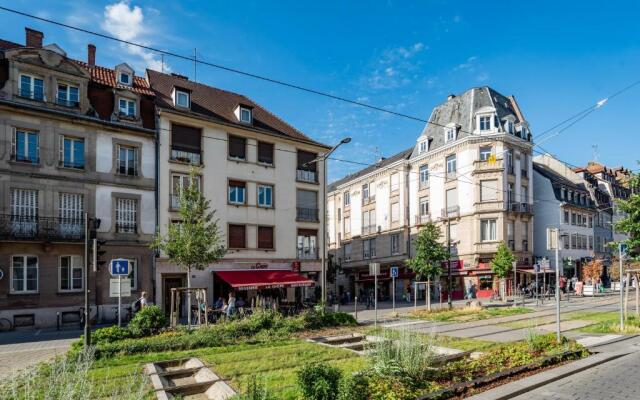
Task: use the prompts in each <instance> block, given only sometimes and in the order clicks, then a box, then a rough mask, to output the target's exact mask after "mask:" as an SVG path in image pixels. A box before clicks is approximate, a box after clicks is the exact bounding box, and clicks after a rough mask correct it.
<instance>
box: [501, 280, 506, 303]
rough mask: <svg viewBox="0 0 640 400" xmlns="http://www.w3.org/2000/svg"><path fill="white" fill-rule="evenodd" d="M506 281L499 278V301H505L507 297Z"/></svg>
mask: <svg viewBox="0 0 640 400" xmlns="http://www.w3.org/2000/svg"><path fill="white" fill-rule="evenodd" d="M506 292H507V280H506V279H505V278H500V300H502V301H505V299H506V296H507V293H506Z"/></svg>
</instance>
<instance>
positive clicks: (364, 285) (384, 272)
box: [352, 263, 415, 303]
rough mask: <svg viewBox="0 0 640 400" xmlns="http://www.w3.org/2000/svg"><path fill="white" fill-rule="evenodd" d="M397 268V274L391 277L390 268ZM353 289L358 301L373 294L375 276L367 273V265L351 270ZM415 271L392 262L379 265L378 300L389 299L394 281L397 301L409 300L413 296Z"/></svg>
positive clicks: (365, 299) (392, 292)
mask: <svg viewBox="0 0 640 400" xmlns="http://www.w3.org/2000/svg"><path fill="white" fill-rule="evenodd" d="M393 267H397V268H398V276H397V277H396V278H395V280H394V279H392V278H391V268H393ZM352 276H353V282H354V290H355V293H356V295H357V296H358V301H362V302H365V303H366V301H367V300H368V299H369V298H370V297H373V295H374V287H375V277H374V276H372V275H369V270H368V267H367V268H366V269H365V268H360V269H359V270H357V271H353V272H352ZM414 279H415V273H413V272H412V271H411V270H409V269H408V268H407V267H406V266H402V265H399V264H397V263H394V264H386V265H381V266H380V275H378V301H391V299H392V296H393V294H394V290H393V285H394V281H395V299H396V302H399V301H403V300H404V301H409V300H411V298H412V296H413V286H412V285H413V280H414Z"/></svg>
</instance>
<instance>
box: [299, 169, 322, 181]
mask: <svg viewBox="0 0 640 400" xmlns="http://www.w3.org/2000/svg"><path fill="white" fill-rule="evenodd" d="M296 180H297V181H298V182H307V183H318V173H317V172H316V171H307V170H305V169H298V170H296Z"/></svg>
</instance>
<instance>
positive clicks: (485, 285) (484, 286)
mask: <svg viewBox="0 0 640 400" xmlns="http://www.w3.org/2000/svg"><path fill="white" fill-rule="evenodd" d="M478 289H480V290H491V289H493V277H492V276H491V275H484V276H479V277H478Z"/></svg>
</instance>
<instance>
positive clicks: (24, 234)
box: [0, 214, 85, 242]
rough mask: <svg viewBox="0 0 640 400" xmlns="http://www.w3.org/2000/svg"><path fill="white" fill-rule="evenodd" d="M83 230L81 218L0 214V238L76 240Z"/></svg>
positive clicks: (82, 238) (81, 237)
mask: <svg viewBox="0 0 640 400" xmlns="http://www.w3.org/2000/svg"><path fill="white" fill-rule="evenodd" d="M84 231H85V229H84V221H83V220H82V219H73V218H53V217H30V216H20V215H8V214H2V215H0V240H26V241H71V242H76V241H82V240H84Z"/></svg>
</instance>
